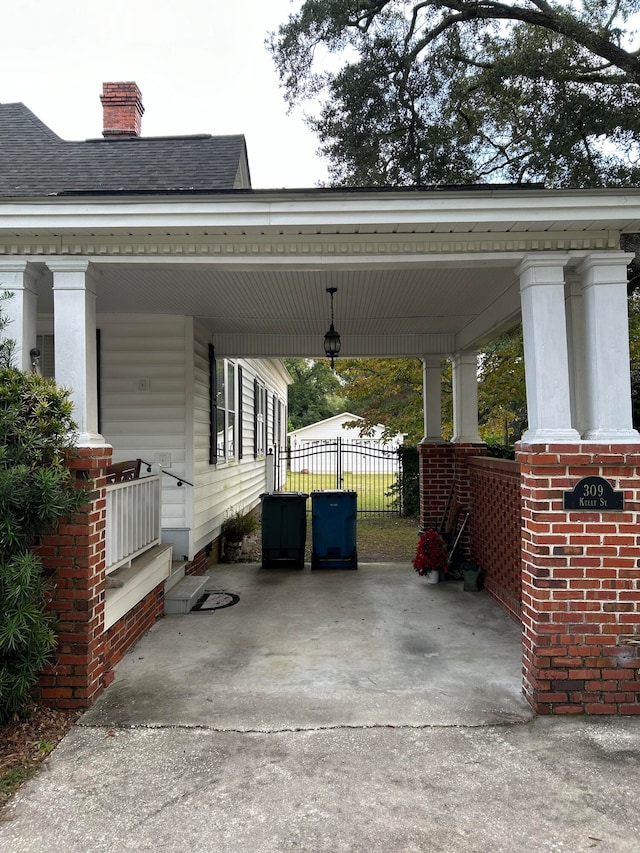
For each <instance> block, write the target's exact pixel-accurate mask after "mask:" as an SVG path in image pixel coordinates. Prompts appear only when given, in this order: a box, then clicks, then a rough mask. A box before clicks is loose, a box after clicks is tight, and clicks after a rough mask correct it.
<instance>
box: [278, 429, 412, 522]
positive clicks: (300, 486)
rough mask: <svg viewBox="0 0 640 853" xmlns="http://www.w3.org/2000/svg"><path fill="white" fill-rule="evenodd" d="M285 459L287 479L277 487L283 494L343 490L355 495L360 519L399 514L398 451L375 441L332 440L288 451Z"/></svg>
mask: <svg viewBox="0 0 640 853" xmlns="http://www.w3.org/2000/svg"><path fill="white" fill-rule="evenodd" d="M286 457H287V458H286V461H287V465H286V479H285V481H284V482H283V483H279V484H278V485H279V486H280V487H281V488H284V489H285V490H286V491H290V492H307V493H308V494H311V492H313V491H323V490H325V489H345V490H348V491H354V492H357V493H358V513H359V514H361V515H383V514H393V515H401V514H402V506H401V496H402V488H401V482H402V459H401V457H400V455H399V454H398V452H397V450H391V449H389V450H386V449H384V448H383V447H381V446H380V444H379V442H377V441H367V440H366V439H362V440H346V439H342V438H335V439H327V440H324V441H313V442H308V443H307V444H305V445H303V446H301V447H297V448H295V449H289V450H288V451H286ZM278 467H280V466H278ZM308 510H309V511H310V502H309V504H308Z"/></svg>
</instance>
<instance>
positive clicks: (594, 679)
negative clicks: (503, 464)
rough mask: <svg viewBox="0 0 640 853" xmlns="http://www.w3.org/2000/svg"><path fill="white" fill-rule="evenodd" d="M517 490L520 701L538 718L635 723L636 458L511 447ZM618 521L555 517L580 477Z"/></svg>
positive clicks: (639, 677)
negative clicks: (607, 490) (593, 485)
mask: <svg viewBox="0 0 640 853" xmlns="http://www.w3.org/2000/svg"><path fill="white" fill-rule="evenodd" d="M517 449H518V454H517V458H518V460H519V462H520V465H521V471H522V489H523V542H522V555H523V578H522V622H523V632H524V633H523V639H524V649H523V673H524V692H525V695H526V697H527V699H528V700H529V702H530V703H531V705H532V706H533V707H534V708H535V709H536V711H538V712H539V713H555V714H561V713H590V714H616V713H619V714H638V713H640V646H638V645H637V643H638V640H640V592H639V588H640V570H639V565H640V562H639V557H638V555H639V545H640V529H639V527H638V520H639V510H640V479H639V474H640V448H639V447H638V445H610V446H607V445H600V444H586V443H585V444H581V445H575V446H566V445H525V444H520V445H519V446H518V448H517ZM591 475H596V476H601V477H604V478H605V479H606V480H608V481H609V482H610V483H612V485H613V487H614V489H616V490H622V491H623V492H624V501H625V506H624V510H623V511H621V512H577V511H565V510H564V509H563V500H562V498H563V492H564V491H566V490H568V489H571V488H573V487H574V486H575V484H576V483H577V482H578V481H579V480H580V479H582V478H583V477H586V476H591Z"/></svg>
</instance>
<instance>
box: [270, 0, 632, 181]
mask: <svg viewBox="0 0 640 853" xmlns="http://www.w3.org/2000/svg"><path fill="white" fill-rule="evenodd" d="M639 7H640V2H639V0H565V2H547V0H514V2H508V0H505V2H498V0H421V2H417V0H414V2H408V0H305V2H303V3H302V5H301V7H300V9H299V11H297V12H295V13H293V14H292V15H291V16H290V17H289V19H288V21H287V22H285V23H283V24H282V25H281V26H280V28H279V30H278V31H277V32H276V33H274V34H272V36H271V40H270V49H271V51H272V53H273V56H274V59H275V62H276V66H277V69H278V72H279V75H280V80H281V83H282V85H283V86H284V89H285V92H286V95H287V97H288V99H289V102H290V103H291V104H293V103H298V102H300V101H304V100H309V101H311V102H315V103H319V105H320V106H319V111H318V112H316V114H315V115H313V116H312V117H310V119H309V121H310V124H311V126H312V127H313V128H314V129H315V131H316V132H317V134H318V135H319V138H320V142H321V151H322V153H323V154H324V155H325V156H327V157H328V159H329V164H330V177H331V180H332V182H334V183H337V184H346V185H349V184H350V185H365V184H391V185H394V184H395V185H399V184H414V185H423V184H431V183H440V184H442V183H461V182H476V181H509V182H523V181H528V182H531V181H536V182H539V181H542V182H545V183H546V184H547V185H548V186H558V187H561V186H573V187H597V186H615V185H621V184H624V183H629V182H633V183H638V181H639V180H640V85H639V84H640V55H639V51H638V49H637V45H636V44H634V39H636V34H635V32H633V30H632V25H633V24H632V22H633V18H632V16H633V15H634V13H636V12H637V11H638V9H639ZM327 67H330V68H333V69H335V70H326V69H327Z"/></svg>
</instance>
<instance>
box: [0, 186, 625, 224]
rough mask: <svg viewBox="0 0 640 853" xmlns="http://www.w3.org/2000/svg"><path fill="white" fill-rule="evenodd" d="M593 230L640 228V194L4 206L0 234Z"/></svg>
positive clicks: (354, 196) (268, 197) (242, 198)
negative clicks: (465, 228)
mask: <svg viewBox="0 0 640 853" xmlns="http://www.w3.org/2000/svg"><path fill="white" fill-rule="evenodd" d="M567 222H570V223H572V225H574V226H575V225H576V224H579V225H580V226H581V227H582V228H588V229H589V230H592V229H594V228H595V229H598V228H605V227H606V228H614V229H616V230H623V229H625V228H634V227H636V225H637V223H638V222H640V189H638V190H619V191H616V190H601V191H590V190H586V191H585V190H583V191H561V190H539V191H537V192H535V191H531V190H530V191H523V192H518V191H515V190H509V191H507V192H497V191H491V190H487V191H484V190H481V191H478V190H476V191H473V192H467V193H465V192H464V191H458V192H425V193H419V192H417V193H416V194H415V195H413V194H412V195H407V194H402V193H399V194H397V195H396V194H389V193H380V194H376V193H367V194H363V195H358V194H357V193H348V194H344V195H343V194H339V195H335V194H326V195H325V194H322V193H321V192H320V191H319V192H318V194H317V195H313V194H301V195H300V196H298V195H294V194H291V193H286V194H282V195H280V196H278V195H277V194H274V195H273V196H272V195H263V194H261V193H259V194H256V195H247V194H246V193H244V192H243V193H240V194H238V195H237V196H233V195H225V196H221V197H211V196H209V197H206V198H196V197H191V198H189V199H184V198H182V197H181V198H180V199H176V198H175V197H157V198H154V199H153V200H150V199H144V200H142V199H140V197H137V198H132V199H129V200H123V199H120V198H118V199H113V200H110V201H106V200H105V199H103V198H93V199H90V198H84V199H82V200H81V201H79V200H77V199H73V200H70V199H55V200H44V199H43V200H35V201H31V200H25V201H22V202H17V201H9V202H0V228H11V229H15V228H16V227H18V225H19V227H20V228H21V229H27V230H49V231H57V230H61V229H64V230H74V229H77V230H82V231H87V230H92V229H99V230H120V229H122V230H126V229H132V230H136V229H142V230H144V229H150V230H154V229H176V230H181V229H189V228H203V229H220V230H225V229H235V228H252V229H254V228H255V229H260V228H275V229H278V228H287V227H295V226H301V227H302V226H305V227H313V226H317V227H318V228H322V227H330V226H333V227H340V226H345V227H346V226H354V227H355V226H375V225H380V226H393V225H412V224H416V225H417V224H420V225H422V226H425V225H433V226H438V228H439V229H442V228H443V226H444V225H451V226H456V227H458V228H460V227H463V226H469V228H474V227H475V228H477V227H478V225H484V226H489V225H491V226H492V227H499V226H500V225H504V226H509V227H510V226H512V225H513V224H514V223H517V224H518V227H519V229H524V227H525V225H526V224H530V225H531V226H532V227H535V225H536V224H538V225H540V224H542V225H543V227H544V228H545V229H552V230H562V229H563V223H567Z"/></svg>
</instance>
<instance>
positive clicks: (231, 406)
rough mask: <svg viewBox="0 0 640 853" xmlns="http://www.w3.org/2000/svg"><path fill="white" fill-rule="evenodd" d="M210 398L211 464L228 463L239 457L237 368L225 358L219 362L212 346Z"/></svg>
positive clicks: (210, 352) (210, 357) (210, 353)
mask: <svg viewBox="0 0 640 853" xmlns="http://www.w3.org/2000/svg"><path fill="white" fill-rule="evenodd" d="M209 366H210V380H209V385H210V396H211V452H210V458H209V461H210V462H211V464H212V465H215V463H216V462H225V461H226V460H229V459H234V458H235V454H236V440H235V434H236V423H237V419H236V412H237V389H236V366H235V364H234V363H233V362H231V361H227V360H226V359H222V360H218V359H216V357H215V354H214V350H213V347H212V346H210V347H209Z"/></svg>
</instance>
